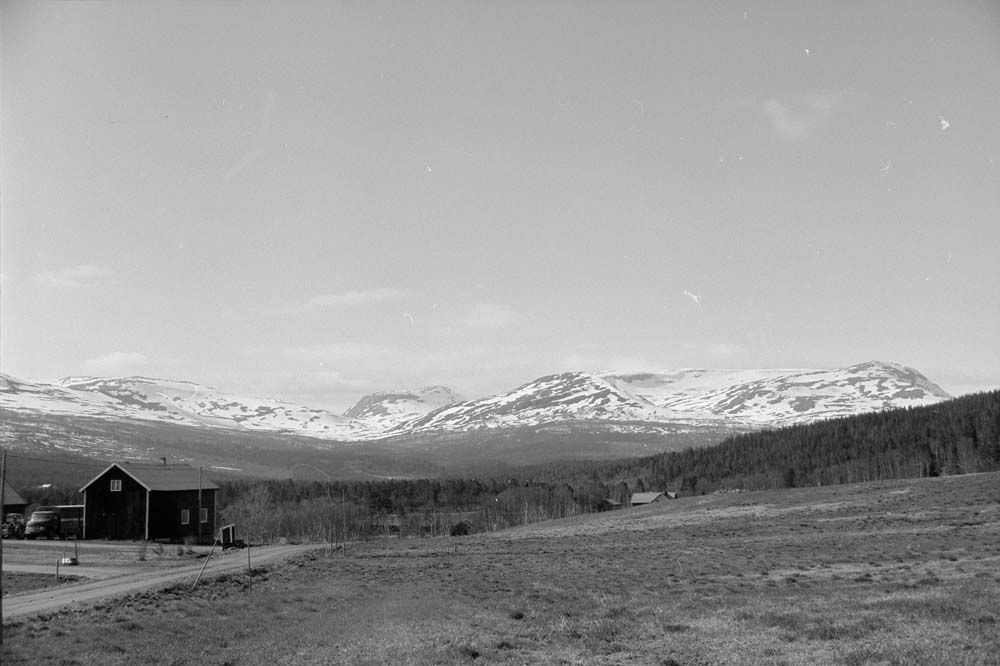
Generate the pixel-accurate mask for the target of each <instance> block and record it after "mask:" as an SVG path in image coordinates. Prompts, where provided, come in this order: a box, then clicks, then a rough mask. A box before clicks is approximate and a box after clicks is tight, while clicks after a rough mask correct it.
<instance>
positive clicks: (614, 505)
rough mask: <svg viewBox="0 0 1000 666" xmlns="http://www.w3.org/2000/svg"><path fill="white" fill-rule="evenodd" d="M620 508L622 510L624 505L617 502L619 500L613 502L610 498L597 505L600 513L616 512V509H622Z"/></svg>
mask: <svg viewBox="0 0 1000 666" xmlns="http://www.w3.org/2000/svg"><path fill="white" fill-rule="evenodd" d="M620 508H622V503H621V502H619V501H617V500H613V499H611V498H610V497H606V498H605V499H602V500H601V501H600V502H599V503H598V504H597V510H598V511H615V510H616V509H620Z"/></svg>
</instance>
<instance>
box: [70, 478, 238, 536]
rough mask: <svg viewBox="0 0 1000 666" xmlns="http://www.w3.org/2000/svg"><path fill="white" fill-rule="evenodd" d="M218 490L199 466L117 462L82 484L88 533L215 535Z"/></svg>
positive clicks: (106, 534) (85, 527) (86, 531)
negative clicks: (85, 483) (216, 495)
mask: <svg viewBox="0 0 1000 666" xmlns="http://www.w3.org/2000/svg"><path fill="white" fill-rule="evenodd" d="M217 490H219V486H217V485H216V484H215V483H214V482H213V481H211V480H210V479H209V478H207V477H204V476H203V475H202V473H201V470H198V469H195V468H194V467H188V466H186V465H185V466H181V465H132V464H123V463H114V464H112V465H111V466H110V467H108V468H107V469H105V470H104V471H103V472H101V473H100V474H98V475H97V476H96V477H94V479H93V480H91V481H90V482H89V483H88V484H87V485H85V486H83V488H81V489H80V492H81V493H83V504H84V523H83V538H84V539H131V540H134V541H140V540H145V541H151V540H163V541H185V540H188V539H195V540H198V541H210V540H212V539H213V538H214V537H215V507H216V503H215V494H216V491H217Z"/></svg>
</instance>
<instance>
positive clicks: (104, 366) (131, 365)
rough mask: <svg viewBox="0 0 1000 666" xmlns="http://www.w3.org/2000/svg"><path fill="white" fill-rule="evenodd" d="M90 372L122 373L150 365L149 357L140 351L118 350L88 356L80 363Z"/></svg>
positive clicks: (104, 373) (128, 372) (102, 373)
mask: <svg viewBox="0 0 1000 666" xmlns="http://www.w3.org/2000/svg"><path fill="white" fill-rule="evenodd" d="M80 365H81V366H82V367H83V369H84V370H86V371H87V372H88V373H93V374H98V375H122V374H130V373H134V372H136V371H138V370H139V369H140V368H145V367H148V366H149V358H147V357H146V355H145V354H141V353H139V352H123V351H116V352H111V353H109V354H103V355H101V356H96V357H94V358H88V359H87V360H86V361H84V362H83V363H81V364H80Z"/></svg>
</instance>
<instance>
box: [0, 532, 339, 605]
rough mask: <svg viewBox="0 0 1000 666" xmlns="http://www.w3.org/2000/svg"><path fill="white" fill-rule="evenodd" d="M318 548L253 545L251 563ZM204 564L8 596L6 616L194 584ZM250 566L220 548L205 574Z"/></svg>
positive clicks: (242, 553)
mask: <svg viewBox="0 0 1000 666" xmlns="http://www.w3.org/2000/svg"><path fill="white" fill-rule="evenodd" d="M318 548H323V545H322V544H309V545H285V546H263V547H259V548H252V549H251V550H250V564H251V565H252V566H254V567H257V566H260V565H262V564H267V563H270V562H274V561H276V560H283V559H286V558H289V557H292V556H295V555H299V554H301V553H305V552H308V551H310V550H316V549H318ZM202 566H205V562H204V560H202V561H199V562H193V563H191V564H185V565H182V566H178V567H174V568H171V569H167V570H161V571H141V572H135V573H128V574H123V575H121V576H116V577H109V578H104V579H102V580H90V581H86V582H81V583H73V584H69V585H60V586H57V587H49V588H45V589H41V590H38V591H35V592H27V593H24V594H18V595H15V596H9V597H5V598H4V600H3V619H4V620H7V619H10V618H12V617H18V616H23V615H34V614H37V613H45V612H51V611H55V610H59V609H61V608H64V607H66V606H71V605H73V604H89V603H93V602H95V601H98V600H100V599H105V598H107V597H114V596H120V595H125V594H129V593H132V592H136V591H139V590H145V589H149V588H152V587H159V586H161V585H167V584H170V583H176V582H178V581H183V580H188V581H190V582H192V583H193V582H194V580H195V578H196V577H197V576H198V572H199V571H201V568H202ZM246 566H247V553H246V551H230V552H228V553H225V554H224V555H219V553H218V551H216V554H215V555H214V556H213V557H212V558H211V559H209V561H208V565H207V566H205V575H206V576H210V575H213V574H217V573H222V572H225V571H233V570H237V569H244V568H246ZM67 573H69V572H67Z"/></svg>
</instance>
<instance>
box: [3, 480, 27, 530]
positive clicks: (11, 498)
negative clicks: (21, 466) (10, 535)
mask: <svg viewBox="0 0 1000 666" xmlns="http://www.w3.org/2000/svg"><path fill="white" fill-rule="evenodd" d="M27 508H28V503H27V502H25V501H24V498H23V497H21V496H20V495H18V494H17V491H16V490H14V489H13V488H12V487H11V485H10V484H9V483H7V482H6V481H4V483H3V509H2V510H0V521H2V520H3V517H4V516H6V515H7V514H8V513H20V514H23V513H24V510H25V509H27Z"/></svg>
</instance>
